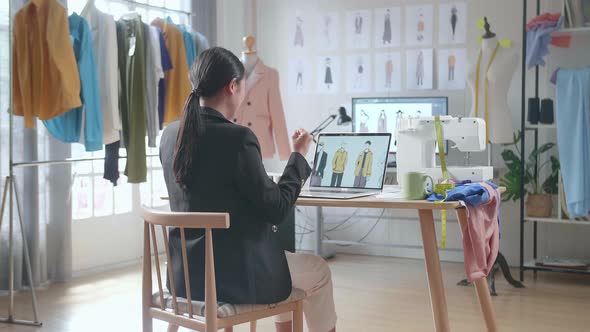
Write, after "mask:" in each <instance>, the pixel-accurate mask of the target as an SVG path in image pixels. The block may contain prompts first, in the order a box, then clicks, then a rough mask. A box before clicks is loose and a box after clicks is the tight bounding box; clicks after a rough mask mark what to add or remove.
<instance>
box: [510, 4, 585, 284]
mask: <svg viewBox="0 0 590 332" xmlns="http://www.w3.org/2000/svg"><path fill="white" fill-rule="evenodd" d="M528 3H532V2H531V1H528V0H523V46H522V54H523V58H522V87H521V88H522V90H521V92H522V100H521V135H522V139H521V141H520V151H521V153H522V155H523V156H525V155H526V153H525V151H526V144H525V141H526V136H527V135H526V134H527V132H529V133H530V132H532V133H533V135H534V147H535V148H536V147H538V146H539V132H542V131H544V130H557V125H556V124H555V123H554V124H541V123H539V124H530V123H528V121H527V120H526V118H527V117H526V112H527V107H526V100H527V92H526V91H527V90H526V86H527V85H526V84H527V66H526V60H525V59H526V24H527V21H528V18H527V4H528ZM535 3H536V10H535V11H536V14H537V16H538V15H540V12H541V4H540V0H537V1H535ZM562 8H563V2H562ZM553 35H572V36H579V35H581V36H583V37H584V38H587V37H590V27H576V28H563V29H560V30H558V31H556V32H554V33H553ZM534 87H535V95H534V96H535V97H537V98H539V66H537V67H536V68H535V80H534ZM556 111H557V110H556ZM521 172H522V173H521V176H522V177H524V169H522V171H521ZM558 188H559V190H558V194H557V206H556V207H555V209H556V210H557V213H556V216H552V217H549V218H538V217H529V216H527V215H526V209H525V199H524V198H523V199H521V200H520V281H524V272H525V271H527V270H528V271H534V272H535V274H536V273H537V272H538V271H544V272H561V273H575V274H588V275H590V268H589V269H588V270H578V269H571V268H566V267H548V266H537V265H536V260H537V258H538V257H537V244H538V224H539V223H541V224H555V225H564V224H565V225H577V226H590V221H581V220H574V219H568V218H566V216H564V215H563V213H562V208H561V199H562V195H563V194H562V192H561V191H562V186H561V177H559V184H558ZM525 193H526V190H525V187H524V184H522V185H521V197H525ZM525 223H533V261H529V262H525V261H524V253H525V236H524V235H525V234H524V233H525V228H524V225H525Z"/></svg>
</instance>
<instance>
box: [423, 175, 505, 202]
mask: <svg viewBox="0 0 590 332" xmlns="http://www.w3.org/2000/svg"><path fill="white" fill-rule="evenodd" d="M487 184H489V185H490V186H491V187H492V188H494V189H497V188H498V186H497V185H496V184H494V183H493V182H491V181H488V182H487ZM428 200H429V201H431V202H434V201H441V200H445V201H464V202H465V203H467V204H469V205H471V206H479V205H481V204H483V203H485V202H487V201H489V200H490V194H489V193H488V191H487V190H486V189H485V188H484V187H483V186H482V185H481V184H479V183H466V184H459V185H456V187H455V189H452V190H447V198H446V199H445V198H444V197H443V196H442V195H439V194H436V193H434V194H432V195H430V197H428Z"/></svg>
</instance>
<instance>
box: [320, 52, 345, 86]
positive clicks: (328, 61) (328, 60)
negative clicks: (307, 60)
mask: <svg viewBox="0 0 590 332" xmlns="http://www.w3.org/2000/svg"><path fill="white" fill-rule="evenodd" d="M316 61H317V63H316V90H317V91H318V92H319V93H322V94H336V93H338V92H339V91H340V85H341V81H342V77H341V74H340V58H339V57H337V56H329V55H328V56H318V57H316Z"/></svg>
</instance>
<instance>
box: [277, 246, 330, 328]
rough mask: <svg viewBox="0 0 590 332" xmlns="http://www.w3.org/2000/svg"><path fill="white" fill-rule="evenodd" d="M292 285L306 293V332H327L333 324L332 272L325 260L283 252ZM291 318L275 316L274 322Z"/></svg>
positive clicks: (304, 308)
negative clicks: (307, 331) (285, 255)
mask: <svg viewBox="0 0 590 332" xmlns="http://www.w3.org/2000/svg"><path fill="white" fill-rule="evenodd" d="M286 254H287V262H288V264H289V270H290V271H291V280H292V281H293V288H298V289H301V290H303V291H305V293H306V295H307V296H306V298H305V299H304V300H303V313H304V315H305V321H306V323H307V328H308V330H309V332H328V331H330V330H332V329H333V328H334V327H335V326H336V310H335V306H334V290H333V286H332V273H331V272H330V267H329V266H328V263H326V261H325V260H324V259H323V258H321V257H319V256H315V255H310V254H293V253H290V252H287V253H286ZM290 320H291V314H290V313H287V314H281V315H278V316H276V317H275V321H277V322H286V321H290Z"/></svg>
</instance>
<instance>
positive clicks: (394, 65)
mask: <svg viewBox="0 0 590 332" xmlns="http://www.w3.org/2000/svg"><path fill="white" fill-rule="evenodd" d="M373 68H374V70H373V71H374V76H373V77H374V78H375V80H374V82H373V85H374V87H375V91H376V92H398V91H401V89H402V72H401V69H402V61H401V54H400V53H399V52H388V53H377V54H375V66H374V67H373Z"/></svg>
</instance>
